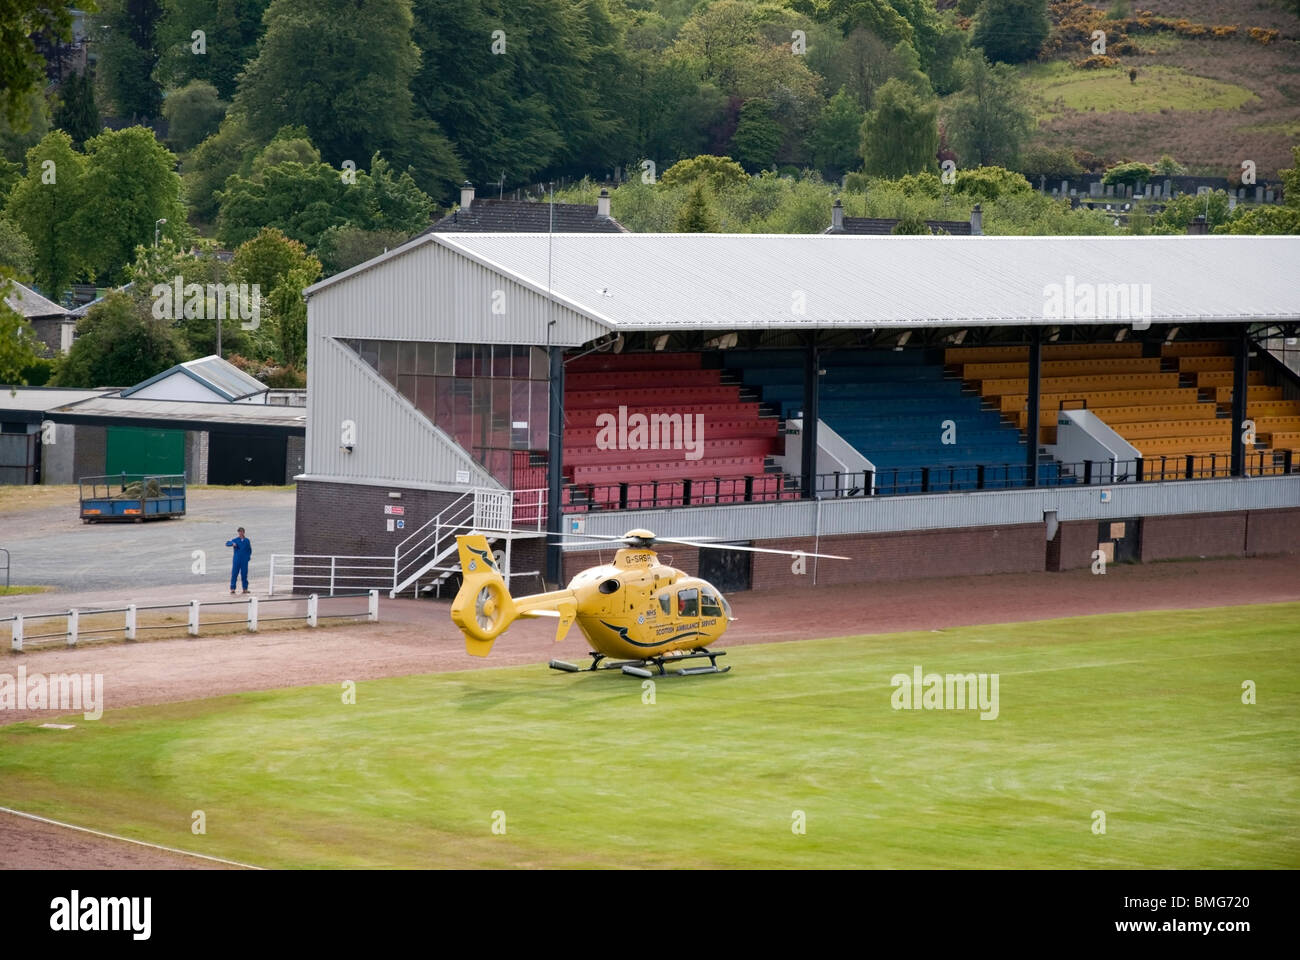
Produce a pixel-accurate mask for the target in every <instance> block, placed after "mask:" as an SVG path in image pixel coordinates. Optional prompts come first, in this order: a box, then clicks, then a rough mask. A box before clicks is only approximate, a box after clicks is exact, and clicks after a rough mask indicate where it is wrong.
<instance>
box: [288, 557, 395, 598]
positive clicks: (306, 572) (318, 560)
mask: <svg viewBox="0 0 1300 960" xmlns="http://www.w3.org/2000/svg"><path fill="white" fill-rule="evenodd" d="M277 577H279V578H281V579H282V580H283V578H285V577H287V578H288V580H289V583H288V586H287V587H286V586H284V585H283V584H282V585H281V586H280V588H279V592H280V593H292V592H294V591H302V590H313V591H319V592H322V593H325V594H327V595H328V596H331V597H333V596H338V595H339V591H340V590H348V591H355V590H362V589H367V590H368V589H371V588H373V587H375V586H377V585H384V586H387V585H388V584H389V583H391V582H392V579H393V558H392V557H391V556H381V557H376V556H346V555H343V554H328V553H324V554H317V553H273V554H271V569H270V571H269V574H268V583H267V589H266V595H267V596H268V597H273V596H275V594H276V578H277Z"/></svg>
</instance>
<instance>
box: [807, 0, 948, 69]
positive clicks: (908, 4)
mask: <svg viewBox="0 0 1300 960" xmlns="http://www.w3.org/2000/svg"><path fill="white" fill-rule="evenodd" d="M790 6H791V7H793V8H794V9H795V10H798V11H800V12H802V13H806V14H808V15H809V16H812V17H815V18H816V19H818V20H821V21H823V22H828V23H833V24H835V25H836V26H838V27H839V28H840V30H842V31H843V32H844V33H845V34H846V35H847V34H849V33H851V32H852V31H853V30H855V29H857V28H863V29H865V30H866V31H868V32H869V33H872V34H875V35H876V36H878V37H880V38H881V39H882V40H884V41H886V42H887V43H891V44H893V43H898V42H899V41H900V40H906V41H907V42H908V43H910V44H911V45H912V46H913V47H915V48H916V50H917V52H918V53H919V54H920V55H921V62H922V63H924V64H925V65H926V66H927V67H928V66H929V65H930V63H931V60H932V58H933V57H934V54H935V48H936V45H937V43H938V37H939V33H940V29H941V25H940V22H939V15H938V13H937V12H936V10H935V6H934V3H933V2H932V0H794V2H793V3H791V4H790Z"/></svg>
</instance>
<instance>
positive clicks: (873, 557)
mask: <svg viewBox="0 0 1300 960" xmlns="http://www.w3.org/2000/svg"><path fill="white" fill-rule="evenodd" d="M755 545H756V546H764V547H773V548H775V549H779V550H812V549H814V544H813V539H812V538H811V537H804V538H798V539H790V540H765V541H763V542H762V543H761V544H755ZM819 546H820V550H819V552H821V553H835V554H840V555H842V556H846V557H852V559H851V560H819V561H817V571H816V572H817V584H818V585H826V584H835V583H870V582H878V581H885V580H910V579H919V578H924V577H952V576H965V575H972V574H988V573H1025V572H1035V571H1039V570H1043V569H1045V565H1046V556H1047V543H1046V541H1045V540H1044V534H1043V525H1042V524H1039V523H1032V524H1023V525H1016V526H1007V527H970V528H967V529H962V530H915V531H908V532H905V533H878V534H857V535H853V536H845V537H822V538H821V541H820V544H819ZM793 562H794V561H793V560H792V559H791V558H789V557H778V556H772V555H770V554H762V553H756V554H754V566H753V587H754V589H755V590H764V589H770V588H772V587H797V586H813V577H812V574H813V561H812V560H807V561H806V564H807V573H806V574H804V575H802V576H801V575H798V574H795V573H793V572H792V570H791V565H792V563H793Z"/></svg>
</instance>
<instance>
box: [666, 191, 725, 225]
mask: <svg viewBox="0 0 1300 960" xmlns="http://www.w3.org/2000/svg"><path fill="white" fill-rule="evenodd" d="M673 229H674V230H675V231H676V232H677V233H718V232H719V231H721V230H722V223H721V221H720V220H719V219H718V212H717V210H716V209H714V206H713V203H712V201H711V200H710V199H709V195H708V188H707V187H706V186H705V185H704V183H702V182H700V183H696V184H695V186H693V187H691V190H690V193H689V194H688V195H687V197H686V204H685V205H684V206H683V207H682V209H681V210H680V211H679V212H678V214H677V219H676V220H675V221H674V223H673Z"/></svg>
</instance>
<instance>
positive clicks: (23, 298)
mask: <svg viewBox="0 0 1300 960" xmlns="http://www.w3.org/2000/svg"><path fill="white" fill-rule="evenodd" d="M5 303H7V304H8V305H9V306H10V307H11V308H13V309H14V310H16V311H17V312H18V314H19V316H21V317H23V319H25V320H26V321H27V322H28V323H29V324H31V327H32V332H33V333H35V334H36V338H37V339H38V340H40V342H41V344H42V345H43V347H44V349H43V351H42V353H43V354H44V355H45V356H47V357H52V356H55V355H56V354H60V353H67V352H68V350H69V349H70V348H71V347H72V340H73V334H74V333H75V332H76V329H77V320H76V318H75V317H73V316H72V315H71V314H70V313H69V312H68V311H67V310H66V309H64V308H63V307H61V306H59V305H58V304H57V303H55V302H54V301H53V300H48V299H46V298H45V297H43V296H41V295H40V294H39V293H37V292H36V291H35V290H33V289H32V288H31V287H25V286H23V285H22V284H21V283H19V282H18V281H16V280H14V281H11V282H10V283H9V286H8V289H7V290H6V291H5Z"/></svg>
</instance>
